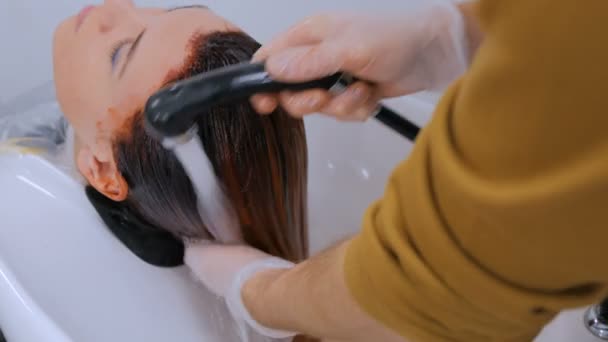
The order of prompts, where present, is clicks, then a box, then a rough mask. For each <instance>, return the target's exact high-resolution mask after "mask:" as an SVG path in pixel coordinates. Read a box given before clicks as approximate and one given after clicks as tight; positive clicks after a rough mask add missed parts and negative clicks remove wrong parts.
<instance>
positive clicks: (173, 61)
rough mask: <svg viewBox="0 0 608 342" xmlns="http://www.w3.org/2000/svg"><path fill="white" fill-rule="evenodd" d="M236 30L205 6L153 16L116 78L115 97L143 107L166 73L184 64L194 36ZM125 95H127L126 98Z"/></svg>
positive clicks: (159, 85)
mask: <svg viewBox="0 0 608 342" xmlns="http://www.w3.org/2000/svg"><path fill="white" fill-rule="evenodd" d="M236 29H237V28H236V27H235V26H234V25H232V24H231V23H229V22H228V21H226V20H225V19H223V18H221V17H219V16H218V15H216V14H214V13H213V12H211V11H209V10H206V9H202V8H183V9H179V10H175V11H170V12H166V13H163V14H161V15H158V16H154V17H151V18H150V19H149V20H148V21H147V22H146V24H145V33H144V34H143V36H142V38H141V41H140V42H139V44H138V47H137V49H136V50H135V51H134V53H133V55H132V57H131V59H132V60H131V61H130V63H129V65H128V66H127V68H126V70H125V71H124V74H123V75H122V77H121V78H120V79H119V80H118V81H117V83H118V84H117V87H115V88H114V89H115V94H114V97H115V98H116V99H117V100H119V102H121V101H120V100H121V99H122V100H125V101H127V102H128V103H131V104H132V105H135V106H136V107H137V106H138V105H139V106H140V108H141V106H143V104H144V103H145V101H146V100H147V99H148V97H150V95H152V94H153V93H154V92H155V91H156V90H158V89H159V88H160V87H161V86H162V85H163V82H164V81H165V80H166V77H167V75H169V74H171V73H173V72H175V71H177V70H179V69H181V68H182V67H183V64H184V62H185V61H186V60H187V59H188V57H189V55H190V53H191V46H192V40H193V39H194V38H195V37H199V36H200V35H206V34H210V33H213V32H217V31H234V30H236ZM125 96H126V97H128V98H127V99H124V97H125ZM140 108H139V109H140Z"/></svg>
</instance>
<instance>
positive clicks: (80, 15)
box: [76, 6, 95, 31]
mask: <svg viewBox="0 0 608 342" xmlns="http://www.w3.org/2000/svg"><path fill="white" fill-rule="evenodd" d="M94 8H95V6H86V7H84V8H83V9H82V10H81V11H80V12H79V13H78V16H77V18H76V31H78V29H80V26H81V25H82V23H83V22H84V20H85V19H86V17H87V16H88V15H89V13H91V11H92V10H93V9H94Z"/></svg>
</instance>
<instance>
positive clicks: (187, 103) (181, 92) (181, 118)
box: [145, 63, 420, 143]
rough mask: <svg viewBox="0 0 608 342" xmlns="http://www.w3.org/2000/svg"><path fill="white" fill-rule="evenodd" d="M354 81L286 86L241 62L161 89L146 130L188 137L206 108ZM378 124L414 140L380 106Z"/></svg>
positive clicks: (407, 127)
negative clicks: (267, 95)
mask: <svg viewBox="0 0 608 342" xmlns="http://www.w3.org/2000/svg"><path fill="white" fill-rule="evenodd" d="M354 81H355V79H354V78H352V77H349V76H348V75H346V74H343V73H338V74H334V75H332V76H329V77H325V78H322V79H319V80H314V81H309V82H301V83H285V82H279V81H275V80H273V79H272V78H271V77H270V75H269V74H268V73H267V72H266V70H265V68H264V64H263V63H243V64H236V65H231V66H228V67H224V68H221V69H216V70H213V71H210V72H206V73H202V74H199V75H196V76H194V77H191V78H189V79H186V80H182V81H179V82H176V83H175V84H173V85H171V86H169V87H166V88H164V89H161V90H160V91H158V92H157V93H155V94H154V95H152V96H151V97H150V99H149V100H148V102H147V103H146V107H145V120H146V128H147V129H148V131H149V132H150V133H151V134H153V135H154V136H156V137H158V138H159V139H161V140H163V141H164V140H165V139H176V140H175V142H178V143H179V141H180V140H182V138H186V139H187V138H188V137H189V135H188V132H190V131H191V129H192V127H193V126H194V125H195V122H196V120H197V115H200V113H203V112H204V110H201V109H204V108H205V107H210V106H215V105H221V104H223V103H228V102H231V101H239V100H244V99H248V98H249V97H251V96H252V95H254V94H257V93H277V92H280V91H283V90H291V91H298V90H307V89H327V90H337V91H339V90H341V89H345V88H346V87H347V86H348V85H350V84H352V83H353V82H354ZM374 117H375V118H376V119H378V120H379V121H380V122H382V123H383V124H385V125H386V126H388V127H389V128H391V129H392V130H394V131H395V132H397V133H399V134H400V135H402V136H404V137H406V138H408V139H410V140H414V139H415V138H416V135H417V134H418V131H419V130H420V128H419V127H418V126H416V125H415V124H413V123H411V122H410V121H408V120H407V119H405V118H403V117H402V116H400V115H398V114H397V113H395V112H393V111H392V110H390V109H388V108H386V107H384V106H380V107H379V108H378V110H377V112H376V113H375V116H374Z"/></svg>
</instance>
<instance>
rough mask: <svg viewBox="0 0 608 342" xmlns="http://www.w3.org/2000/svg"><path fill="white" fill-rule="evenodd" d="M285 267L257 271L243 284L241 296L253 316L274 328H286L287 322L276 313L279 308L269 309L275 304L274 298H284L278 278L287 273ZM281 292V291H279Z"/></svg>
mask: <svg viewBox="0 0 608 342" xmlns="http://www.w3.org/2000/svg"><path fill="white" fill-rule="evenodd" d="M285 272H287V270H285V269H273V270H264V271H261V272H258V273H256V274H255V275H254V276H253V277H251V278H250V279H249V280H248V281H246V282H245V284H243V288H242V290H241V296H242V298H243V304H244V305H245V307H246V308H247V310H248V311H249V313H250V314H251V316H252V318H253V319H255V320H256V321H257V322H258V323H260V324H262V325H263V326H267V327H273V328H282V329H284V328H286V327H285V326H284V325H285V324H284V323H285V322H283V321H282V318H284V317H280V315H276V313H277V310H268V308H269V307H273V305H275V304H274V303H273V298H282V299H283V300H285V299H286V298H284V296H282V293H283V292H284V291H280V289H277V287H278V286H276V284H277V281H278V279H279V278H280V277H281V276H282V275H283V274H284V273H285ZM277 292H279V293H277Z"/></svg>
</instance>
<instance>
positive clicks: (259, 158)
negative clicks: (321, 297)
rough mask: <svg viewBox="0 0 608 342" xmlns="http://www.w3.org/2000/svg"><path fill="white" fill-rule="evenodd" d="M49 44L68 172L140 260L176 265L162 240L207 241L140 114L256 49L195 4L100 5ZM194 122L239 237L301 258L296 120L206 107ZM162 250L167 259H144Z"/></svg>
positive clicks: (185, 190) (301, 151)
mask: <svg viewBox="0 0 608 342" xmlns="http://www.w3.org/2000/svg"><path fill="white" fill-rule="evenodd" d="M53 45H54V72H55V77H54V78H55V85H56V89H57V99H58V102H59V104H60V106H61V109H62V111H63V113H64V115H65V117H66V118H67V120H68V121H69V122H70V124H71V126H72V127H73V130H74V133H75V141H74V159H75V164H76V167H77V169H78V171H79V172H80V174H81V175H82V176H83V177H84V178H85V179H86V181H87V183H88V185H89V188H88V190H87V192H88V195H89V198H90V199H91V200H92V202H93V204H94V205H95V207H96V208H97V209H98V211H99V212H100V214H101V215H102V217H103V218H104V220H105V221H106V223H108V225H110V228H112V230H113V231H114V233H115V234H117V236H119V237H120V238H121V239H122V240H123V241H124V242H125V243H126V244H127V245H128V246H129V247H131V249H132V250H134V252H135V253H136V254H138V255H139V256H140V257H143V258H144V259H150V260H152V262H153V263H155V264H158V265H164V266H170V265H175V264H179V263H181V262H182V256H183V255H182V254H181V252H180V251H181V250H183V247H182V248H181V249H180V246H181V242H180V243H178V244H177V245H176V244H175V243H174V242H173V243H172V242H170V241H169V242H167V241H165V240H166V238H167V237H166V236H164V235H163V233H162V232H169V233H170V234H171V235H172V236H174V237H176V238H177V239H178V240H179V241H181V240H182V239H194V240H198V239H210V238H212V236H211V235H210V234H209V232H208V231H207V230H206V228H205V226H204V225H203V223H202V221H201V218H200V216H199V214H198V211H197V206H196V196H195V192H194V190H193V187H192V184H191V183H190V180H189V178H188V177H187V175H186V174H185V172H184V170H183V168H182V166H181V164H180V163H179V162H178V160H177V159H176V157H175V156H174V154H173V153H172V152H170V151H167V150H165V149H163V148H162V147H161V145H160V144H159V143H158V142H156V141H155V140H154V139H152V138H151V137H150V136H148V134H147V133H146V132H145V130H144V128H143V116H142V108H143V106H144V104H145V102H146V100H147V99H148V97H149V96H150V95H152V94H153V93H154V92H155V91H156V90H158V89H159V88H161V87H163V86H166V85H168V84H170V83H172V82H175V81H177V80H180V79H184V78H187V77H189V76H192V75H194V74H198V73H201V72H205V71H209V70H211V69H215V68H218V67H222V66H226V65H229V64H235V63H239V62H246V61H249V60H250V59H251V57H252V55H253V53H254V52H255V51H256V50H257V49H258V48H259V44H258V43H257V42H255V41H254V40H253V39H252V38H250V37H249V36H247V35H246V34H244V33H242V32H241V31H240V30H239V29H238V28H237V27H235V26H234V25H233V24H231V23H229V22H228V21H226V20H225V19H223V18H221V17H219V16H217V15H215V14H214V13H212V12H211V11H210V10H208V9H207V8H205V7H202V6H189V7H180V8H174V9H170V10H165V9H158V8H136V7H135V6H134V5H133V3H132V2H131V1H127V0H122V1H119V0H107V1H105V2H104V4H103V5H100V6H96V7H87V8H85V9H84V10H82V11H81V12H80V13H79V14H78V15H77V16H74V17H71V18H68V19H67V20H65V21H64V22H63V23H61V24H60V26H59V27H58V28H57V30H56V32H55V38H54V44H53ZM198 125H199V128H200V137H201V139H202V141H203V144H204V146H205V149H206V152H207V154H208V155H209V158H210V160H211V162H212V164H213V166H214V168H215V170H216V172H217V174H218V176H219V178H220V180H221V181H222V182H223V184H224V185H225V187H226V190H227V192H228V196H229V198H230V199H231V201H232V203H233V206H234V207H235V209H236V211H237V213H238V216H239V220H240V223H241V228H242V231H241V233H242V236H243V239H244V240H245V241H246V242H247V243H248V244H250V245H252V246H256V247H257V248H260V249H262V250H265V251H266V252H268V253H270V254H273V255H277V256H281V257H283V258H286V259H289V260H293V261H298V260H302V259H303V258H305V257H306V254H307V236H306V192H305V191H306V168H307V160H306V154H307V153H306V142H305V135H304V127H303V123H302V122H301V121H300V120H296V119H292V118H290V117H288V116H287V115H285V114H284V113H283V112H281V111H280V110H277V111H275V112H274V113H272V115H270V116H259V115H256V113H255V112H254V110H253V109H252V108H251V106H250V105H249V103H248V102H247V101H243V102H241V103H234V104H231V105H226V106H218V107H214V108H211V109H208V110H206V112H205V113H204V115H202V116H201V119H200V121H199V122H198ZM159 235H160V237H159ZM163 239H165V240H163ZM159 241H160V242H159ZM146 246H147V247H150V248H147V247H146ZM159 246H160V247H159ZM146 248H147V250H145V249H146ZM159 248H160V249H159ZM162 248H165V249H164V251H166V252H168V253H170V254H171V256H170V257H169V258H168V259H167V256H166V255H152V256H149V255H148V256H147V257H146V253H148V254H149V253H153V254H154V253H157V254H158V251H159V250H161V251H163V249H162Z"/></svg>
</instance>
